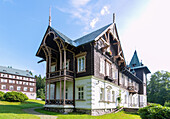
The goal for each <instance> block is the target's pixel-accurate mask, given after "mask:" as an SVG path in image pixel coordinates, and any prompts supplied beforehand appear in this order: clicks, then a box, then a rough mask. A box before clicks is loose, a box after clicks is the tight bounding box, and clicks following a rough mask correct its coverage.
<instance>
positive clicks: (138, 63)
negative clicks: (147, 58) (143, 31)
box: [129, 50, 140, 68]
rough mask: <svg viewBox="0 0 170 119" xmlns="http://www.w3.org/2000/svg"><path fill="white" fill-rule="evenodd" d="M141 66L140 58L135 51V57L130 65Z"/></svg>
mask: <svg viewBox="0 0 170 119" xmlns="http://www.w3.org/2000/svg"><path fill="white" fill-rule="evenodd" d="M138 66H140V62H139V58H138V55H137V52H136V50H135V52H134V54H133V57H132V59H131V61H130V64H129V67H131V68H132V67H138Z"/></svg>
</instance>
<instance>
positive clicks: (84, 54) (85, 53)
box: [75, 52, 87, 58]
mask: <svg viewBox="0 0 170 119" xmlns="http://www.w3.org/2000/svg"><path fill="white" fill-rule="evenodd" d="M86 55H87V52H81V53H79V54H77V55H76V56H75V57H77V58H78V57H81V56H86Z"/></svg>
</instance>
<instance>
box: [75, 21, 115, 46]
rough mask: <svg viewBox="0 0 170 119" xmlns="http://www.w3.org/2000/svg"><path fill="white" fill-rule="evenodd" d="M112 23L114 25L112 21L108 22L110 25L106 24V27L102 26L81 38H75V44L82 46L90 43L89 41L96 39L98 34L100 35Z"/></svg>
mask: <svg viewBox="0 0 170 119" xmlns="http://www.w3.org/2000/svg"><path fill="white" fill-rule="evenodd" d="M110 25H112V23H111V24H108V25H106V26H104V27H102V28H100V29H98V30H96V31H93V32H91V33H89V34H87V35H85V36H83V37H81V38H78V39H76V40H74V42H75V45H76V46H80V45H83V44H85V43H89V42H92V41H94V40H95V38H96V37H97V36H99V35H100V34H101V33H102V32H104V31H105V30H106V29H107V28H108V27H109V26H110Z"/></svg>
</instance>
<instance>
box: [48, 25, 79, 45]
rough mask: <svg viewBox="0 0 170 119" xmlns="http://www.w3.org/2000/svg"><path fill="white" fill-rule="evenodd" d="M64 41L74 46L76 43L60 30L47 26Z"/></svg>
mask: <svg viewBox="0 0 170 119" xmlns="http://www.w3.org/2000/svg"><path fill="white" fill-rule="evenodd" d="M49 27H50V28H51V29H52V30H53V31H54V32H55V33H56V34H57V35H58V36H59V37H60V38H61V39H62V40H63V41H64V42H66V43H68V44H70V45H73V46H75V45H76V44H75V43H74V42H73V40H71V39H70V38H68V37H67V36H65V35H64V34H62V33H61V32H59V31H58V30H56V29H54V28H53V27H51V26H49Z"/></svg>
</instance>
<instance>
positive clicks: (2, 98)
mask: <svg viewBox="0 0 170 119" xmlns="http://www.w3.org/2000/svg"><path fill="white" fill-rule="evenodd" d="M4 94H5V93H4V92H2V91H0V100H4Z"/></svg>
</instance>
